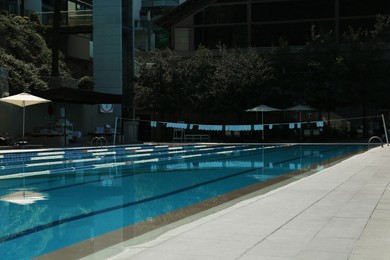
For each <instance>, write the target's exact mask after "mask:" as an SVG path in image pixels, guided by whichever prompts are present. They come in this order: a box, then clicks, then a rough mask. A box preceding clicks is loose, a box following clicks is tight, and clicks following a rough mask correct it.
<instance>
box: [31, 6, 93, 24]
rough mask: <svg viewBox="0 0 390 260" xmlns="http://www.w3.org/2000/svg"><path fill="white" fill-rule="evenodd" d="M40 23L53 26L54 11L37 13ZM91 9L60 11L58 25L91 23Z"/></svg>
mask: <svg viewBox="0 0 390 260" xmlns="http://www.w3.org/2000/svg"><path fill="white" fill-rule="evenodd" d="M38 16H39V18H40V20H41V24H42V25H47V26H53V20H54V17H53V16H54V12H42V13H38ZM92 24H93V11H92V10H77V11H62V12H61V13H60V26H77V25H92Z"/></svg>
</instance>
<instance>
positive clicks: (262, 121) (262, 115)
mask: <svg viewBox="0 0 390 260" xmlns="http://www.w3.org/2000/svg"><path fill="white" fill-rule="evenodd" d="M261 124H262V125H263V131H262V132H261V140H262V141H264V131H265V126H264V112H263V111H261Z"/></svg>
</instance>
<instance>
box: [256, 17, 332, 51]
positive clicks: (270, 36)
mask: <svg viewBox="0 0 390 260" xmlns="http://www.w3.org/2000/svg"><path fill="white" fill-rule="evenodd" d="M312 25H313V23H311V22H307V23H285V24H267V25H254V26H252V43H253V44H252V45H253V46H255V47H273V46H279V40H280V39H284V40H286V41H288V43H289V45H304V44H305V43H306V42H308V41H309V40H310V32H311V27H312ZM315 25H316V26H318V27H319V28H321V30H324V31H329V30H332V29H333V27H334V23H331V22H328V23H326V22H323V23H317V24H315Z"/></svg>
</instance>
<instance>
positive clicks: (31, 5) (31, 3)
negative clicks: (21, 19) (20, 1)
mask: <svg viewBox="0 0 390 260" xmlns="http://www.w3.org/2000/svg"><path fill="white" fill-rule="evenodd" d="M24 9H27V10H34V11H37V12H42V1H37V0H25V2H24Z"/></svg>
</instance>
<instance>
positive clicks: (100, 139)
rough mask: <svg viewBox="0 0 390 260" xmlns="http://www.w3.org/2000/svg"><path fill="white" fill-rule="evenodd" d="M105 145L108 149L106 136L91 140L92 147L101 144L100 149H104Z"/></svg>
mask: <svg viewBox="0 0 390 260" xmlns="http://www.w3.org/2000/svg"><path fill="white" fill-rule="evenodd" d="M103 143H105V144H106V147H107V146H108V141H107V139H106V138H105V137H104V136H95V137H94V138H92V140H91V146H93V145H94V144H95V145H99V144H100V147H103Z"/></svg>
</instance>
